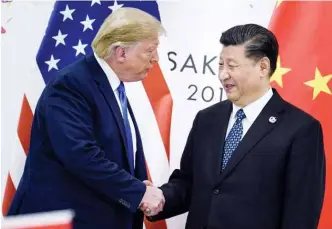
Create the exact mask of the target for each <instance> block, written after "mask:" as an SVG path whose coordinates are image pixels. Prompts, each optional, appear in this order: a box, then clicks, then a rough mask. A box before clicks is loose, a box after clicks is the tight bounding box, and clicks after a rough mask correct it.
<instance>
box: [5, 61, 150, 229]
mask: <svg viewBox="0 0 332 229" xmlns="http://www.w3.org/2000/svg"><path fill="white" fill-rule="evenodd" d="M129 112H130V114H131V117H132V119H133V123H134V126H135V131H136V138H137V152H136V158H135V160H136V162H135V164H136V165H135V174H130V172H129V171H130V169H129V162H128V158H127V153H126V142H125V141H126V140H125V139H126V138H125V132H124V131H125V130H124V124H123V119H122V116H121V112H120V108H119V106H118V104H117V101H116V99H115V95H114V93H113V90H112V88H111V86H110V84H109V82H108V80H107V77H106V75H105V73H104V72H103V70H102V69H101V67H100V66H99V64H98V62H97V61H96V59H95V58H94V56H93V55H92V56H88V57H85V58H83V59H81V60H79V61H77V62H76V63H74V64H72V65H70V66H68V67H66V68H65V69H63V70H61V71H59V73H58V74H57V76H56V77H55V78H54V79H53V80H52V81H51V82H50V83H49V84H47V86H46V88H45V89H44V91H43V93H42V95H41V97H40V99H39V102H38V104H37V107H36V111H35V116H34V120H33V125H32V130H31V143H30V150H29V154H28V157H27V160H26V164H25V169H24V174H23V177H22V179H21V182H20V184H19V187H18V190H17V193H16V195H15V197H14V200H13V202H12V205H11V207H10V209H9V213H8V215H16V214H26V213H34V212H44V211H51V210H59V209H73V210H74V211H75V215H76V216H75V220H74V228H79V229H83V228H109V229H111V228H116V229H122V228H123V229H128V228H142V223H143V214H142V213H141V212H139V211H138V212H137V208H138V205H139V204H140V201H141V199H142V197H143V195H144V193H145V190H146V187H145V185H144V184H143V183H142V182H141V181H143V180H146V179H147V173H146V167H145V158H144V154H143V148H142V143H141V138H140V135H139V130H138V128H137V124H136V121H135V118H134V115H133V113H132V110H131V109H130V107H129Z"/></svg>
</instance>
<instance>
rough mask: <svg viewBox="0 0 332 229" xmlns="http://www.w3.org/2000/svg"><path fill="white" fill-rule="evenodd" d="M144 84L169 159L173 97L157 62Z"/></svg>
mask: <svg viewBox="0 0 332 229" xmlns="http://www.w3.org/2000/svg"><path fill="white" fill-rule="evenodd" d="M143 86H144V88H145V91H146V93H147V95H148V98H149V100H150V103H151V106H152V109H153V112H154V115H155V117H156V120H157V123H158V127H159V131H160V134H161V137H162V140H163V143H164V147H165V150H166V154H167V159H168V161H169V159H170V156H169V147H170V129H171V117H172V107H173V99H172V97H171V93H170V91H169V89H168V86H167V83H166V81H165V78H164V76H163V73H162V72H161V69H160V67H159V64H156V65H155V66H154V67H153V69H152V70H151V72H150V73H149V74H148V76H147V77H146V78H145V79H144V81H143Z"/></svg>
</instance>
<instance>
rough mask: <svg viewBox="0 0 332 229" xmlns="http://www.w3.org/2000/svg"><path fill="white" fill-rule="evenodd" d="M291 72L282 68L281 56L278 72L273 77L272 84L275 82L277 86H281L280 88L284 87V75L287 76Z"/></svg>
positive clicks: (278, 61) (278, 62)
mask: <svg viewBox="0 0 332 229" xmlns="http://www.w3.org/2000/svg"><path fill="white" fill-rule="evenodd" d="M290 70H291V69H290V68H283V67H281V64H280V56H278V60H277V68H276V71H275V72H274V73H273V75H272V76H271V78H270V82H273V81H275V82H276V83H277V84H279V86H280V87H283V85H282V77H283V75H284V74H286V73H287V72H289V71H290Z"/></svg>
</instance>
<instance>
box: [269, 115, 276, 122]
mask: <svg viewBox="0 0 332 229" xmlns="http://www.w3.org/2000/svg"><path fill="white" fill-rule="evenodd" d="M276 121H277V118H276V117H274V116H271V117H270V118H269V122H270V123H275V122H276Z"/></svg>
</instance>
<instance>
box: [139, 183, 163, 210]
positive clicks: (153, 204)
mask: <svg viewBox="0 0 332 229" xmlns="http://www.w3.org/2000/svg"><path fill="white" fill-rule="evenodd" d="M143 182H144V184H145V185H146V192H145V194H144V196H143V199H142V201H141V203H140V205H139V208H140V209H141V211H142V212H144V214H145V215H146V216H154V215H157V214H158V213H159V212H161V211H162V210H163V208H164V204H165V197H164V195H163V192H162V191H161V190H160V189H159V188H157V187H155V186H154V185H153V184H152V183H151V182H150V181H147V180H146V181H143Z"/></svg>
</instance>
